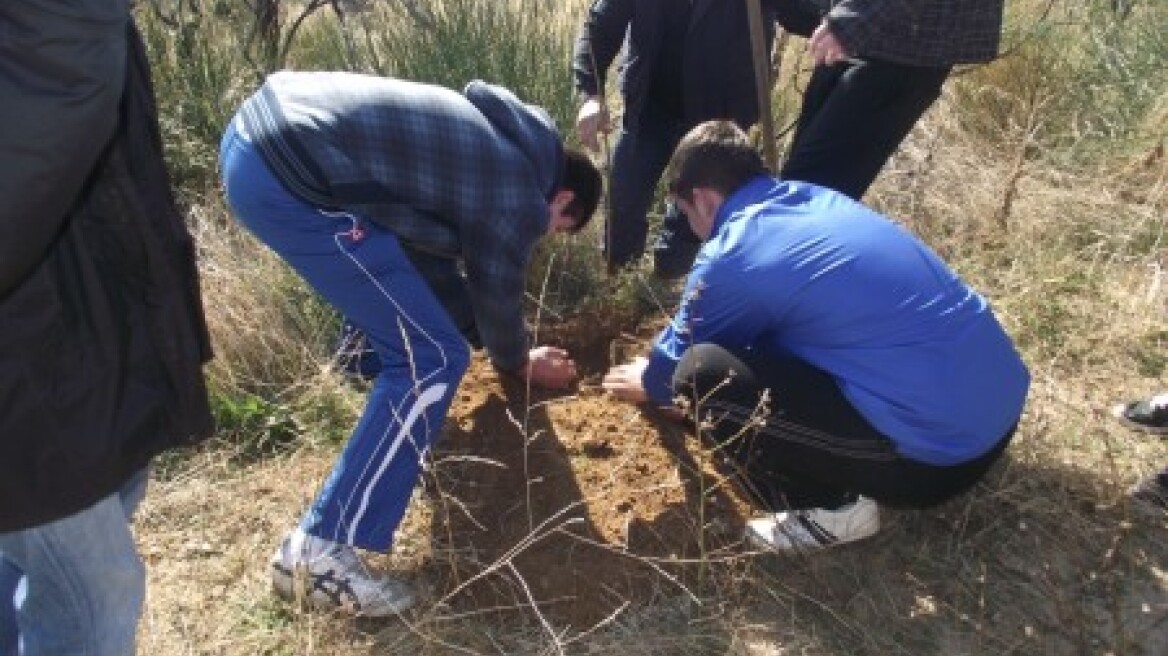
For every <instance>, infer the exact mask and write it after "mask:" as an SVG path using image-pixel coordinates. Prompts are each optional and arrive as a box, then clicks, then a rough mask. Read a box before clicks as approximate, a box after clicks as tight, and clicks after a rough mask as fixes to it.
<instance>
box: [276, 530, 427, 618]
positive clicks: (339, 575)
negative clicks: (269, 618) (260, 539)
mask: <svg viewBox="0 0 1168 656" xmlns="http://www.w3.org/2000/svg"><path fill="white" fill-rule="evenodd" d="M317 539H318V540H319V538H317ZM291 542H292V540H291V539H290V537H285V538H284V540H283V542H281V543H280V548H279V549H277V550H276V554H275V555H274V556H272V589H273V590H275V592H276V594H277V595H279V596H281V597H283V598H284V599H287V600H289V601H294V602H297V603H305V604H307V605H308V606H311V607H312V608H316V609H319V610H336V609H340V610H344V611H345V612H347V613H351V614H353V615H356V616H359V617H385V616H388V615H397V614H399V613H401V612H402V611H404V610H406V609H407V608H409V607H411V606H413V605H414V601H415V599H414V593H413V591H412V590H411V589H410V587H409V586H408V585H406V584H405V583H403V582H401V581H398V580H395V579H392V578H389V577H385V576H377V575H375V574H373V573H371V572H370V571H369V569H368V568H367V567H366V566H365V563H364V562H362V561H361V557H360V556H358V555H357V551H356V549H354V548H353V547H351V546H349V545H344V544H338V543H335V542H328V541H325V540H320V542H322V543H325V544H326V545H327V546H326V547H325V548H324V549H323V550H322V551H321V552H320V553H318V554H316V555H308V554H307V553H306V552H308V551H309V550H307V549H304V548H300V549H293V548H292V547H291V546H290V545H291Z"/></svg>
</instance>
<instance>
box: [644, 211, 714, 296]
mask: <svg viewBox="0 0 1168 656" xmlns="http://www.w3.org/2000/svg"><path fill="white" fill-rule="evenodd" d="M701 248H702V240H701V239H699V238H698V236H697V235H695V234H694V232H693V230H692V229H690V227H689V219H687V218H686V217H685V215H684V214H682V213H681V212H680V211H678V210H677V209H676V208H673V207H670V208H669V209H668V210H667V211H666V213H665V218H664V219H663V220H662V221H661V230H660V231H658V233H657V240H656V241H654V242H653V275H655V276H657V277H658V278H661V279H663V280H676V279H678V278H681V277H683V276H685V275H686V274H688V273H689V270H690V269H691V268H692V267H693V263H694V258H696V257H697V255H698V251H699V250H701Z"/></svg>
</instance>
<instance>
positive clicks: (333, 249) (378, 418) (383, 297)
mask: <svg viewBox="0 0 1168 656" xmlns="http://www.w3.org/2000/svg"><path fill="white" fill-rule="evenodd" d="M220 169H221V171H222V172H223V182H224V185H225V187H226V189H227V200H228V202H229V203H230V204H231V208H232V210H233V211H234V212H235V215H236V217H237V218H238V219H239V221H240V223H242V224H243V225H245V226H246V227H247V228H248V229H249V230H250V231H251V232H252V233H254V234H255V235H256V236H257V237H258V238H259V239H260V240H262V241H263V242H264V243H265V244H267V245H268V246H269V247H270V248H271V249H272V250H274V251H275V252H276V253H277V254H279V255H280V257H282V258H283V259H284V260H286V261H287V262H288V264H290V265H291V266H292V268H293V269H295V270H296V272H297V273H299V274H300V275H301V276H302V277H303V278H304V279H305V280H306V281H307V282H308V283H309V284H310V285H311V286H312V288H313V289H315V290H316V292H317V293H319V294H320V295H321V296H322V297H323V298H324V299H325V300H327V301H328V302H329V303H330V304H332V305H333V307H335V308H336V309H337V310H338V311H339V312H340V313H341V314H343V315H344V316H345V317H347V318H348V319H349V320H350V321H351V322H352V323H353V324H354V325H356V326H357V327H358V328H360V329H361V330H362V331H363V332H364V333H365V334H366V336H368V338H369V341H370V343H371V344H372V346H373V349H374V350H375V351H376V352H377V355H378V356H379V358H380V359H381V362H382V364H383V366H382V369H381V372H380V374H379V375H378V376H377V378H376V380H375V381H374V382H373V387H372V389H371V391H370V392H369V398H368V400H367V402H366V406H365V411H364V413H363V414H362V415H361V419H360V421H358V423H357V427H356V428H355V429H354V430H353V434H352V436H351V437H350V438H349V441H348V443H347V444H346V445H345V448H344V450H343V451H342V453H341V456H340V458H339V459H338V460H337V462H336V465H335V466H334V468H333V470H332V473H331V474H330V475H329V477H328V480H327V481H326V482H325V484H324V487H323V488H322V489H321V491H320V494H319V495H318V496H317V497H316V500H315V501H314V502H313V504H312V506H311V507H310V508H309V509H308V511H307V513H306V514H305V516H304V519H303V520H302V527H303V528H304V530H305V531H306V532H307V533H308V534H310V535H314V536H317V537H322V538H325V539H328V540H332V541H335V542H341V543H344V544H350V545H353V546H356V547H361V548H363V549H370V550H376V551H387V550H388V549H389V547H390V545H391V543H392V540H393V534H394V531H395V530H396V529H397V526H398V525H399V524H400V523H401V519H402V516H403V515H404V514H405V510H406V505H407V503H408V502H409V499H410V495H411V493H412V491H413V488H414V485H415V483H416V482H417V479H418V474H419V472H420V466H421V458H422V457H423V455H424V454H425V452H426V450H427V448H429V446H430V444H431V442H432V440H434V439H436V438H437V437H438V435H439V434H440V431H441V430H442V423H443V420H444V419H445V417H446V412H447V410H448V409H449V407H450V401H451V398H452V397H453V395H454V392H455V390H456V389H457V387H458V384H459V381H460V380H462V376H463V374H464V373H465V372H466V368H467V366H468V364H469V361H470V348H469V347H468V346H467V343H466V341H465V339H464V338H463V337H462V335H461V334H460V333H459V331H458V329H457V328H456V326H455V325H454V323H453V322H452V321H451V319H450V317H449V315H448V314H447V313H446V311H445V310H444V309H443V308H442V305H441V304H440V303H439V302H438V300H437V299H436V298H435V296H434V294H433V292H432V291H431V290H430V288H429V287H428V286H427V285H426V283H425V281H424V280H423V279H422V278H421V276H419V275H418V273H417V271H416V270H415V269H414V267H413V266H412V265H411V264H410V261H409V259H408V258H407V257H406V255H405V253H404V252H403V251H402V247H401V244H400V243H399V241H398V239H397V237H396V236H395V235H394V234H393V233H392V232H390V231H389V230H386V229H385V228H383V227H381V226H379V225H377V224H374V223H372V222H370V221H368V220H366V219H364V218H362V217H359V216H354V215H351V214H348V213H339V212H326V211H323V210H320V209H318V208H316V207H313V206H311V205H309V204H307V203H305V202H303V201H301V200H299V199H298V198H296V197H294V196H292V195H291V194H290V193H289V192H288V191H287V190H286V189H285V188H284V186H283V185H282V184H281V183H280V182H279V181H278V180H277V179H276V178H275V177H274V176H273V174H272V172H271V170H270V169H269V168H268V166H267V165H266V164H265V162H264V160H263V158H262V156H261V155H260V153H259V151H258V150H257V148H256V147H255V146H254V145H253V144H251V143H250V142H249V141H248V139H247V137H246V136H245V135H243V134H241V133H240V130H239V121H238V120H234V121H232V123H231V126H230V127H229V128H228V129H227V131H226V134H224V136H223V142H222V145H221V150H220Z"/></svg>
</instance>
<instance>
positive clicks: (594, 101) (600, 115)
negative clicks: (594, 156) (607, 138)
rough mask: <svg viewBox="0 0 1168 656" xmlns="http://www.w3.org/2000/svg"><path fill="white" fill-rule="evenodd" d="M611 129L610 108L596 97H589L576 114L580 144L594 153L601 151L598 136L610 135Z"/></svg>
mask: <svg viewBox="0 0 1168 656" xmlns="http://www.w3.org/2000/svg"><path fill="white" fill-rule="evenodd" d="M610 129H612V127H611V126H610V125H609V119H608V108H607V107H605V106H604V103H602V102H600V99H599V98H597V97H596V96H588V99H587V100H585V101H584V104H583V105H581V106H580V111H579V112H578V113H577V114H576V132H577V134H579V135H580V142H581V143H583V144H584V146H585V147H586V148H588V149H589V150H592V151H593V152H595V151H597V150H600V140H599V139H598V135H599V134H601V133H604V134H608V131H609V130H610Z"/></svg>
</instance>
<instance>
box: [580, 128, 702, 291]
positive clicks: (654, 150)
mask: <svg viewBox="0 0 1168 656" xmlns="http://www.w3.org/2000/svg"><path fill="white" fill-rule="evenodd" d="M690 127H692V126H689V125H686V124H685V122H683V121H682V120H681V119H679V118H675V117H671V116H668V115H664V114H661V113H659V112H655V111H654V110H653V109H652V108H647V109H646V110H645V111H644V113H643V115H642V116H641V117H640V120H639V121H638V125H637V126H636V127H635V128H634V129H629V128H628V127H622V128H621V132H620V135H619V136H618V137H617V141H616V147H615V148H614V149H613V154H612V182H611V185H610V188H609V199H608V203H609V208H608V211H609V214H608V217H609V219H608V225H607V229H606V230H605V234H604V244H603V249H604V253H605V258H606V260H607V261H608V263H609V265H610V266H611V267H614V268H618V267H623V266H628V265H630V264H635V263H636V262H637V260H639V259H640V258H641V256H642V255H644V253H645V244H646V242H647V241H648V235H649V218H648V216H649V209H650V207H651V206H652V204H653V200H654V198H655V197H656V192H657V183H658V182H659V181H660V179H661V174H662V173H663V172H664V171H665V166H666V165H667V164H669V158H670V157H671V156H672V155H673V150H674V149H675V148H677V144H678V142H679V141H681V138H682V137H683V136H685V133H686V131H687V130H688V129H689V128H690ZM700 246H701V241H700V240H699V239H698V238H697V236H696V235H694V234H693V231H692V230H691V229H690V227H689V222H688V220H687V219H686V217H685V215H684V214H682V212H681V210H679V209H677V207H676V206H675V205H674V204H673V203H669V204H668V205H667V206H666V208H665V217H664V219H663V220H662V227H661V232H660V234H659V236H658V239H657V240H656V242H655V243H654V245H653V254H654V264H655V267H656V269H657V271H658V273H660V274H661V275H664V276H666V277H669V278H675V277H678V276H681V275H684V274H685V273H686V272H688V271H689V267H690V265H691V264H692V263H693V258H694V256H695V255H696V254H697V251H698V249H699V248H700Z"/></svg>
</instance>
